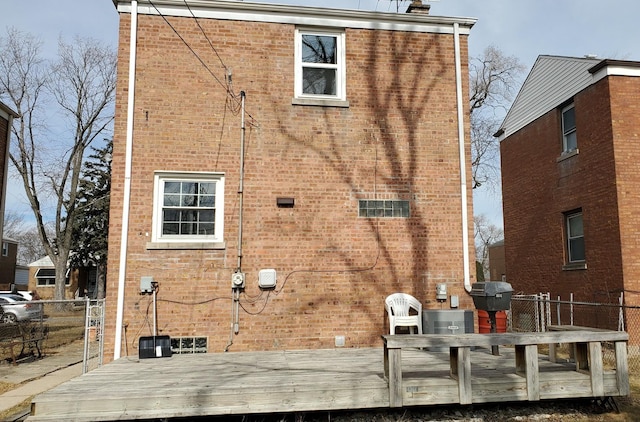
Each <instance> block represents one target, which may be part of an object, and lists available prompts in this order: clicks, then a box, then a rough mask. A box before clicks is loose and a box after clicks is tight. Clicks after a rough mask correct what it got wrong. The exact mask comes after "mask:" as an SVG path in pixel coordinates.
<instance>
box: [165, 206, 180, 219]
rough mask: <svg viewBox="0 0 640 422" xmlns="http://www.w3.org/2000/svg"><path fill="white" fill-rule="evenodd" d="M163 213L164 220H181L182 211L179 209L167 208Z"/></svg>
mask: <svg viewBox="0 0 640 422" xmlns="http://www.w3.org/2000/svg"><path fill="white" fill-rule="evenodd" d="M162 214H163V217H162V221H167V222H170V221H180V211H178V210H172V209H166V210H164V211H163V213H162Z"/></svg>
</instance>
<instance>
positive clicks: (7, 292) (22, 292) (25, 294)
mask: <svg viewBox="0 0 640 422" xmlns="http://www.w3.org/2000/svg"><path fill="white" fill-rule="evenodd" d="M15 294H18V295H20V296H22V297H24V298H25V299H27V300H33V297H32V295H31V292H28V291H26V290H18V291H17V292H12V291H10V290H4V291H0V295H15Z"/></svg>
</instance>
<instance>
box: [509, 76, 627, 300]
mask: <svg viewBox="0 0 640 422" xmlns="http://www.w3.org/2000/svg"><path fill="white" fill-rule="evenodd" d="M611 80H612V81H613V82H611V85H613V86H615V87H617V86H618V83H619V82H618V78H615V77H610V78H608V80H607V79H605V80H601V81H600V82H598V83H596V84H595V85H593V86H591V87H589V88H587V89H586V90H584V91H583V92H581V93H579V94H578V95H577V96H576V97H575V100H574V103H575V111H576V127H577V137H578V149H579V154H577V155H575V156H573V157H570V158H567V159H564V160H561V161H557V159H558V157H559V156H560V152H561V145H562V138H561V129H560V112H559V110H553V111H551V112H549V113H547V114H546V115H544V116H542V117H540V118H539V119H537V120H536V121H534V122H533V123H531V124H530V125H529V126H527V127H525V128H524V129H522V130H520V131H518V132H517V133H515V134H514V135H512V136H510V137H509V138H508V139H506V140H504V141H503V142H502V144H501V148H500V150H501V156H502V158H501V159H502V181H503V203H504V224H505V227H504V230H505V247H506V251H505V255H506V271H507V278H508V281H509V282H511V283H512V285H513V286H514V289H515V290H516V291H522V292H524V293H537V292H545V293H546V292H550V293H551V296H552V298H554V299H555V298H556V297H557V296H561V299H563V300H568V299H569V294H570V293H574V298H575V300H578V301H597V302H609V301H611V302H617V298H618V296H619V293H620V291H621V290H622V289H623V288H624V283H625V279H626V273H627V270H626V268H625V270H624V272H623V256H625V255H626V254H627V250H628V249H627V250H625V249H626V248H627V246H626V244H627V243H633V241H631V242H630V240H631V239H630V238H629V236H627V235H624V234H623V239H624V241H623V244H624V246H623V245H622V244H621V232H620V229H619V226H620V227H624V226H625V225H627V226H628V225H629V224H630V221H629V218H628V217H627V215H628V214H629V213H634V212H635V211H632V210H637V207H638V205H636V204H637V203H638V202H637V200H635V199H634V201H635V204H632V202H633V201H624V200H620V201H619V199H620V195H624V194H626V193H624V194H623V193H621V191H622V190H625V191H627V190H629V188H630V185H629V184H628V182H631V184H632V185H633V179H630V178H629V177H628V175H623V174H624V173H629V172H630V170H631V169H630V168H628V169H625V168H626V167H629V165H630V161H631V162H633V159H632V160H630V161H629V158H632V157H630V152H629V149H630V148H629V147H631V142H629V140H630V139H629V136H630V134H631V133H633V131H629V129H631V128H632V126H633V125H632V124H628V125H627V126H626V127H624V128H622V127H619V128H617V129H616V130H615V131H612V121H613V122H614V124H616V125H617V123H615V122H616V121H617V120H618V119H621V120H624V121H625V122H629V123H630V122H631V121H635V122H637V114H635V115H633V114H624V116H623V115H621V107H620V105H618V102H619V101H624V100H623V99H622V96H620V95H619V94H620V93H619V92H618V88H616V90H615V91H614V90H611V92H610V81H611ZM635 83H637V82H635ZM630 88H631V87H630V86H626V89H628V90H629V92H632V90H631V89H630ZM636 92H637V88H636ZM610 95H611V99H612V100H611V103H610V101H609V98H610ZM628 100H629V97H627V101H628ZM627 119H628V120H627ZM618 126H619V125H618ZM614 145H615V147H614ZM625 151H626V152H625ZM633 154H636V155H637V152H634V153H633ZM636 162H637V161H636ZM621 175H623V176H622V178H621ZM633 177H634V178H637V176H636V175H634V176H633ZM621 185H622V186H626V188H625V189H621ZM616 186H618V189H617V190H616ZM634 195H635V192H634ZM576 208H582V211H583V222H584V233H585V248H586V264H587V269H583V270H563V264H564V263H565V250H564V242H565V240H564V218H563V213H564V212H567V211H570V210H572V209H576ZM636 221H637V220H636ZM622 231H623V232H624V229H623V230H622ZM634 246H635V244H634ZM623 275H624V276H625V278H624V279H623Z"/></svg>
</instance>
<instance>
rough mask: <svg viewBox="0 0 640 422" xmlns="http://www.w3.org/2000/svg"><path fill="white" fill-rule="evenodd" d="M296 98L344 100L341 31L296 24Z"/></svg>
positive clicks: (344, 85) (343, 54)
mask: <svg viewBox="0 0 640 422" xmlns="http://www.w3.org/2000/svg"><path fill="white" fill-rule="evenodd" d="M295 38H296V39H295V63H296V69H295V96H296V98H309V99H327V100H341V101H345V100H346V56H345V35H344V31H329V30H318V29H303V28H296V32H295Z"/></svg>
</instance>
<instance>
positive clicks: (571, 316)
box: [569, 293, 573, 325]
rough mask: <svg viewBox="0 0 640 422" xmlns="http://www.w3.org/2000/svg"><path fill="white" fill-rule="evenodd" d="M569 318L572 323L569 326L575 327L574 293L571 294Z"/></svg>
mask: <svg viewBox="0 0 640 422" xmlns="http://www.w3.org/2000/svg"><path fill="white" fill-rule="evenodd" d="M569 318H570V322H571V324H569V325H573V293H570V294H569Z"/></svg>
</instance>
